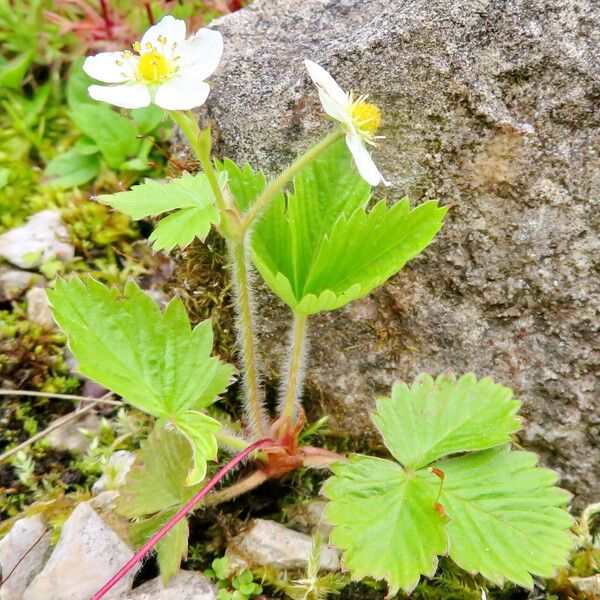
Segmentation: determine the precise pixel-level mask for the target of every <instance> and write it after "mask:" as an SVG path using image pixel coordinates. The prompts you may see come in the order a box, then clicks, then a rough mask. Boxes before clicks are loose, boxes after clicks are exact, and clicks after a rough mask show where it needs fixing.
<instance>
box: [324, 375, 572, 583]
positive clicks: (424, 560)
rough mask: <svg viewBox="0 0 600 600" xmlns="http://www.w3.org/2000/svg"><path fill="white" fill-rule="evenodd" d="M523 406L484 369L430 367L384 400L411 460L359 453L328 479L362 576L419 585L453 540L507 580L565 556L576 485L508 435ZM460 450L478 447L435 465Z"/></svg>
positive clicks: (466, 564) (342, 539)
mask: <svg viewBox="0 0 600 600" xmlns="http://www.w3.org/2000/svg"><path fill="white" fill-rule="evenodd" d="M517 406H518V403H517V402H516V401H515V400H513V399H512V392H511V391H510V390H508V389H507V388H503V387H502V386H498V385H497V384H494V383H493V382H492V381H491V380H489V379H482V380H480V381H479V382H478V381H477V380H476V379H475V377H474V376H473V375H467V376H464V377H461V378H460V379H456V378H454V377H450V376H447V375H446V376H443V377H441V378H438V379H437V380H436V381H434V380H433V379H431V378H430V377H425V376H422V377H420V378H418V380H417V382H416V383H415V384H414V385H413V386H411V387H410V388H409V387H408V386H405V385H403V384H396V386H395V388H394V392H393V393H392V397H391V398H387V399H383V400H380V401H379V404H378V409H379V411H378V413H377V415H376V416H374V421H375V424H376V425H377V427H378V428H379V429H380V431H381V433H382V434H383V436H384V439H385V442H386V445H387V446H388V448H389V450H390V452H391V453H392V454H393V455H394V457H395V458H397V459H399V460H401V461H406V462H405V463H404V464H402V465H400V464H398V463H396V462H393V461H389V460H383V459H375V458H370V457H365V456H353V457H351V458H350V459H349V460H348V461H347V462H345V463H337V464H336V465H334V466H333V468H332V470H333V473H334V476H333V477H332V478H331V479H329V480H328V481H327V482H326V483H325V486H324V488H323V489H324V494H325V495H326V496H327V497H328V498H329V500H330V503H329V505H328V506H327V509H326V518H327V519H328V521H329V522H331V523H332V524H333V525H334V530H333V533H332V541H333V542H334V543H335V544H337V545H338V546H339V547H340V548H341V549H342V550H343V561H344V564H345V566H346V567H347V568H348V569H350V571H351V572H352V577H353V578H355V579H361V578H363V577H366V576H372V577H375V578H377V579H385V580H386V581H387V582H388V585H389V588H390V593H392V594H393V593H395V592H396V591H398V589H400V588H402V589H403V590H404V591H406V592H410V590H411V589H412V588H413V587H414V586H415V585H416V583H417V582H418V579H419V577H420V575H422V574H426V575H431V574H432V573H433V570H434V569H435V565H436V564H437V563H436V561H437V559H436V555H438V554H441V553H443V552H445V551H446V549H447V548H449V552H450V556H451V557H452V558H453V559H454V560H455V561H456V562H457V563H458V564H459V565H460V566H461V567H463V568H465V569H467V570H469V571H471V572H473V573H475V572H480V573H481V574H482V575H484V576H485V577H487V578H489V579H490V580H492V581H493V582H495V583H497V584H502V583H503V582H504V581H505V580H508V581H512V582H514V583H517V584H519V585H524V586H529V587H531V585H532V575H538V576H544V577H547V576H550V575H552V573H553V572H554V571H555V570H556V569H557V568H558V567H560V566H561V565H563V564H565V562H566V560H567V558H568V554H569V548H570V546H571V537H570V534H569V527H570V525H571V522H572V519H571V517H570V516H569V514H568V512H567V511H566V510H565V506H566V503H567V501H568V498H569V495H568V494H567V493H566V492H564V491H563V490H560V489H559V488H557V487H555V483H556V475H555V474H554V473H553V472H552V471H549V470H548V469H543V468H540V467H538V466H536V462H537V459H536V457H535V455H533V454H529V453H527V452H515V451H511V450H510V449H509V447H508V445H506V444H505V443H504V442H506V440H507V439H508V436H509V434H510V433H511V432H512V431H514V430H515V428H516V426H517V425H518V421H516V419H515V415H514V413H515V410H516V407H517ZM477 427H479V428H481V429H482V430H483V429H485V431H481V432H479V435H477ZM499 444H503V445H501V446H499ZM490 446H495V447H494V448H490V449H486V450H480V448H489V447H490ZM473 450H476V451H475V452H472V451H473ZM458 452H466V453H467V454H464V455H462V456H458V457H452V458H447V459H444V460H438V461H437V462H429V463H428V461H433V460H435V459H438V458H440V457H441V456H442V455H443V454H444V453H446V454H449V453H452V454H454V453H458ZM407 463H410V464H407ZM438 498H439V500H438ZM444 517H447V518H444ZM373 548H377V552H373Z"/></svg>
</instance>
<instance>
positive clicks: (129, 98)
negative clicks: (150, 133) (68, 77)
mask: <svg viewBox="0 0 600 600" xmlns="http://www.w3.org/2000/svg"><path fill="white" fill-rule="evenodd" d="M88 92H89V94H90V96H91V97H92V98H93V99H94V100H100V101H101V102H109V103H110V104H114V105H115V106H120V107H121V108H142V107H144V106H148V105H149V104H150V92H149V91H148V87H147V86H145V85H144V84H143V83H136V84H133V85H90V87H89V88H88ZM99 126H101V124H99Z"/></svg>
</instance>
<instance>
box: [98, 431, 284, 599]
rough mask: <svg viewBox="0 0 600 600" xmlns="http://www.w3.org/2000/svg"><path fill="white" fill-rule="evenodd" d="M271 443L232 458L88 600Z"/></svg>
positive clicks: (259, 444)
mask: <svg viewBox="0 0 600 600" xmlns="http://www.w3.org/2000/svg"><path fill="white" fill-rule="evenodd" d="M271 443H273V442H272V440H269V439H264V440H259V441H258V442H254V444H251V445H250V446H248V447H247V448H246V449H245V450H243V451H242V452H240V453H239V454H238V455H236V456H235V457H234V458H232V459H231V460H230V461H229V462H228V463H227V464H226V465H225V466H224V467H222V468H221V469H220V470H219V472H218V473H217V474H216V475H215V476H214V477H213V478H212V479H211V480H210V481H209V482H208V483H207V484H206V485H205V486H204V487H203V488H202V489H201V490H200V491H199V492H198V493H197V494H196V495H195V496H194V497H193V498H192V499H191V500H190V501H189V502H187V503H186V504H185V505H184V506H183V507H182V508H181V509H180V510H179V511H177V514H175V516H173V517H172V518H171V519H169V520H168V521H167V523H165V525H163V526H162V527H161V528H160V529H159V530H158V531H157V532H156V533H155V534H154V535H153V536H152V537H151V538H150V539H149V540H148V541H147V542H146V543H145V544H144V545H143V546H142V547H141V548H140V549H139V550H138V551H137V552H136V553H135V554H134V555H133V557H132V558H131V560H129V561H127V563H126V564H125V565H123V566H122V567H121V568H120V569H119V570H118V571H117V573H116V574H115V575H114V576H113V577H112V578H111V579H110V581H108V582H107V583H105V584H104V585H103V586H102V587H101V588H100V589H99V590H98V591H97V592H96V593H95V594H94V595H93V596H92V597H91V598H90V600H100V599H101V598H102V597H104V595H105V594H106V593H108V591H109V590H111V589H112V588H113V587H114V586H115V585H116V584H117V583H119V581H121V579H123V577H125V575H126V574H127V573H128V572H129V571H130V570H131V569H133V567H134V566H135V565H136V564H137V563H138V561H140V560H141V559H142V558H144V556H146V554H148V552H150V551H151V550H152V548H154V546H156V544H157V543H158V542H159V541H160V540H161V539H162V538H163V537H164V536H165V535H167V533H169V531H170V530H171V529H172V528H173V527H175V525H177V523H179V521H181V519H183V518H184V517H185V516H186V515H187V514H188V512H190V511H191V510H193V509H194V508H195V506H196V504H198V502H199V501H200V500H202V498H204V496H206V494H208V492H210V491H211V490H212V489H213V488H214V487H215V485H217V483H219V481H221V479H223V477H225V475H227V474H228V473H229V472H230V471H232V470H233V469H235V467H237V465H238V464H239V463H241V462H242V461H243V460H244V458H246V456H248V455H249V454H251V453H252V452H254V450H256V449H258V448H261V447H263V446H267V445H269V444H271Z"/></svg>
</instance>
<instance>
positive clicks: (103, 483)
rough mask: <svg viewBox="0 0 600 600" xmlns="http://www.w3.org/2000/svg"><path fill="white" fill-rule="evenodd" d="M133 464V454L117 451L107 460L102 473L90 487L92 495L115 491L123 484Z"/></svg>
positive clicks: (127, 451) (126, 451)
mask: <svg viewBox="0 0 600 600" xmlns="http://www.w3.org/2000/svg"><path fill="white" fill-rule="evenodd" d="M134 462H135V452H129V450H118V451H117V452H115V453H114V454H112V456H111V457H110V458H109V459H108V462H107V463H106V467H104V472H103V473H102V476H101V477H100V479H98V480H97V481H96V482H95V483H94V485H93V486H92V494H94V495H96V494H99V493H100V492H103V491H105V490H115V489H117V488H118V487H121V486H122V485H123V484H124V483H125V478H126V477H127V473H129V470H130V469H131V467H132V466H133V463H134Z"/></svg>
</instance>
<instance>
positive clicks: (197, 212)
mask: <svg viewBox="0 0 600 600" xmlns="http://www.w3.org/2000/svg"><path fill="white" fill-rule="evenodd" d="M218 222H219V211H218V210H217V208H216V207H215V206H213V205H210V206H207V207H206V208H184V209H183V210H178V211H177V212H174V213H173V214H171V215H169V216H168V217H165V218H164V219H162V220H161V221H160V223H159V224H158V225H157V226H156V228H155V229H154V231H153V232H152V234H151V235H150V238H149V240H150V241H151V242H152V245H153V247H154V250H166V251H167V252H169V251H170V250H172V249H173V248H174V247H175V246H179V247H180V248H185V247H186V246H189V244H191V242H192V241H193V239H194V238H195V237H197V238H199V239H200V240H202V241H204V240H205V239H206V236H207V235H208V233H209V232H210V226H211V225H212V224H216V223H218Z"/></svg>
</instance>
